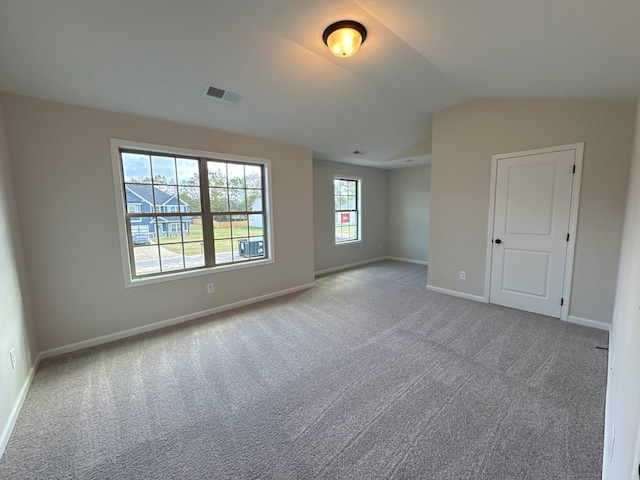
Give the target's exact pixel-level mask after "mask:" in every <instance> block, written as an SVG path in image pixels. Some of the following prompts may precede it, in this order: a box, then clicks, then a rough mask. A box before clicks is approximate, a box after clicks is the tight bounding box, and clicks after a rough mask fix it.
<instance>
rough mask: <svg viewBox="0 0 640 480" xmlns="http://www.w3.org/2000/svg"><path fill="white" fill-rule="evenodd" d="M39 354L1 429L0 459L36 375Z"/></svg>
mask: <svg viewBox="0 0 640 480" xmlns="http://www.w3.org/2000/svg"><path fill="white" fill-rule="evenodd" d="M41 357H42V356H41V354H38V356H37V357H36V360H35V362H34V363H33V366H32V367H31V370H30V371H29V375H27V378H26V379H25V381H24V383H23V384H22V388H21V389H20V393H19V394H18V398H16V401H15V403H14V404H13V408H12V409H11V414H10V415H9V419H8V420H7V423H6V425H5V426H4V428H3V429H2V434H0V458H2V455H3V454H4V451H5V449H6V448H7V445H8V444H9V439H10V438H11V434H12V433H13V428H14V427H15V426H16V421H17V420H18V415H19V414H20V410H22V405H23V404H24V399H25V398H27V393H28V392H29V387H31V382H32V381H33V377H34V376H35V374H36V370H37V369H38V364H39V363H40V358H41Z"/></svg>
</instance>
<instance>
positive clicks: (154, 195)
mask: <svg viewBox="0 0 640 480" xmlns="http://www.w3.org/2000/svg"><path fill="white" fill-rule="evenodd" d="M119 161H120V171H121V173H122V175H121V187H122V196H123V199H124V212H123V213H124V218H125V223H126V232H127V238H128V250H129V255H128V257H129V263H130V267H131V278H132V279H142V278H147V277H154V276H155V277H157V276H162V275H165V274H171V273H175V272H182V271H190V270H198V269H206V268H212V267H219V266H226V265H233V264H238V263H244V264H246V262H251V261H252V260H263V259H265V258H268V248H267V247H268V245H267V229H266V226H267V211H266V202H265V198H266V197H265V192H266V188H265V187H266V185H265V182H266V171H265V164H262V163H248V162H240V161H235V160H234V161H227V160H220V159H213V158H204V157H191V156H186V155H172V154H167V153H155V152H149V151H143V150H133V149H124V148H120V149H119Z"/></svg>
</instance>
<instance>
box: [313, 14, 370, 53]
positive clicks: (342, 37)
mask: <svg viewBox="0 0 640 480" xmlns="http://www.w3.org/2000/svg"><path fill="white" fill-rule="evenodd" d="M366 38H367V29H366V28H364V26H363V25H362V24H361V23H358V22H354V21H353V20H342V21H340V22H336V23H332V24H331V25H329V26H328V27H327V28H326V29H325V30H324V33H323V34H322V41H323V42H324V44H325V45H326V46H327V47H329V50H330V51H331V53H333V54H334V55H335V56H336V57H341V58H346V57H350V56H351V55H353V54H354V53H356V52H357V51H358V49H359V48H360V45H362V44H363V43H364V41H365V40H366Z"/></svg>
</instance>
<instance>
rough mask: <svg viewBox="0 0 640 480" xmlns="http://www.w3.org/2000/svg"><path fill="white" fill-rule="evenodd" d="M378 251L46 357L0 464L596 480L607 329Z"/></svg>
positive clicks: (90, 470) (100, 473) (60, 471)
mask: <svg viewBox="0 0 640 480" xmlns="http://www.w3.org/2000/svg"><path fill="white" fill-rule="evenodd" d="M426 273H427V272H426V267H421V266H418V265H411V264H403V263H398V262H380V263H375V264H371V265H368V266H365V267H362V268H358V269H353V270H348V271H344V272H340V273H336V274H331V275H326V276H323V277H320V278H318V284H317V286H316V287H315V288H313V289H310V290H307V291H304V292H300V293H297V294H292V295H288V296H286V297H282V298H279V299H275V300H272V301H268V302H265V303H262V304H259V305H253V306H249V307H246V308H242V309H239V310H235V311H232V312H226V313H224V314H219V315H215V316H212V317H209V318H207V319H202V320H198V321H193V322H189V323H188V324H183V325H180V326H176V327H172V328H169V329H165V330H163V331H157V332H152V333H149V334H145V335H141V336H138V337H135V338H131V339H127V340H123V341H119V342H116V343H113V344H109V345H103V346H100V347H96V348H92V349H88V350H84V351H80V352H76V353H74V354H69V355H65V356H61V357H57V358H52V359H48V360H45V361H43V362H42V364H41V366H40V368H39V369H38V372H37V374H36V377H35V380H34V382H33V385H32V387H31V390H30V391H29V394H28V396H27V399H26V402H25V404H24V408H23V410H22V412H21V414H20V417H19V419H18V422H17V425H16V428H15V431H14V433H13V436H12V437H11V440H10V443H9V445H8V447H7V450H6V452H5V455H4V456H3V458H2V459H1V460H0V478H2V479H27V478H28V479H48V478H56V479H62V478H65V479H71V478H77V479H136V478H141V479H142V478H143V479H164V478H229V479H231V478H233V479H249V478H273V479H293V478H295V479H298V478H299V479H312V478H326V479H340V478H349V479H351V478H354V479H355V478H361V479H374V478H398V479H401V478H406V479H409V478H421V479H474V480H476V479H536V480H539V479H580V480H588V479H598V478H600V466H601V461H602V438H603V421H604V394H605V381H606V369H607V353H606V351H604V350H599V349H596V348H595V347H596V346H606V345H607V333H606V332H603V331H598V330H593V329H589V328H585V327H580V326H576V325H570V324H567V323H564V322H561V321H559V320H554V319H550V318H547V317H543V316H539V315H535V314H530V313H525V312H520V311H516V310H511V309H507V308H502V307H497V306H494V305H485V304H482V303H477V302H472V301H466V300H462V299H458V298H454V297H450V296H447V295H442V294H438V293H433V292H428V291H426V290H425V285H426Z"/></svg>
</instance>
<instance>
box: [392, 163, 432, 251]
mask: <svg viewBox="0 0 640 480" xmlns="http://www.w3.org/2000/svg"><path fill="white" fill-rule="evenodd" d="M430 187H431V165H420V166H417V167H409V168H401V169H397V170H391V171H390V172H389V218H388V221H387V225H388V228H387V245H388V247H387V255H389V256H390V257H394V258H400V259H405V260H411V261H418V262H426V261H427V260H428V255H427V250H428V249H427V247H428V238H429V197H430V195H429V189H430Z"/></svg>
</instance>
